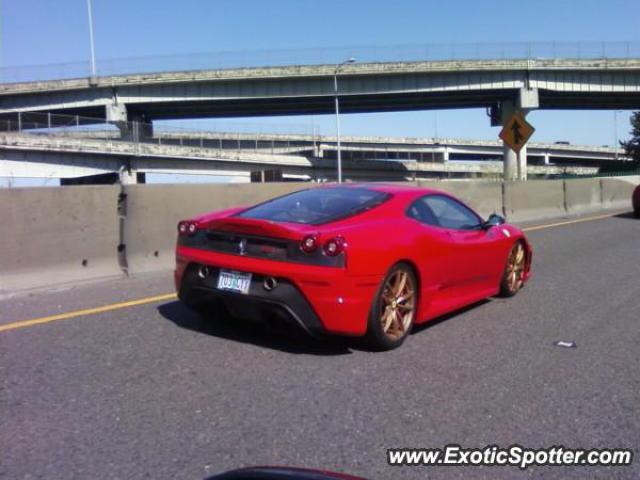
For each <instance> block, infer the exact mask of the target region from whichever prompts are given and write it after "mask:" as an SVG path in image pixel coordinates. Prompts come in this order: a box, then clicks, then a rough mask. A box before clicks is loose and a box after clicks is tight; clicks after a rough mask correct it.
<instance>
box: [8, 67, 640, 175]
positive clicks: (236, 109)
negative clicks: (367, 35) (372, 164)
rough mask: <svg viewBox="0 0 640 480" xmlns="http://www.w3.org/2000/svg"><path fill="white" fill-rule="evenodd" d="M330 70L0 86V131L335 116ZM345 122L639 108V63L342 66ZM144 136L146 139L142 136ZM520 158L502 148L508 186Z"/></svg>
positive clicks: (169, 74) (494, 118)
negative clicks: (411, 115)
mask: <svg viewBox="0 0 640 480" xmlns="http://www.w3.org/2000/svg"><path fill="white" fill-rule="evenodd" d="M335 71H336V69H335V66H334V65H307V66H286V67H263V68H241V69H223V70H203V71H190V72H164V73H147V74H138V75H118V76H109V77H97V78H96V77H91V78H82V79H70V80H54V81H41V82H25V83H14V84H4V85H0V121H4V122H18V123H21V122H28V115H29V113H28V112H53V113H54V114H55V113H65V114H78V115H84V116H90V117H95V118H102V119H105V120H107V121H109V122H113V123H116V124H122V123H123V122H126V121H134V122H138V121H142V122H152V121H153V120H157V119H176V118H193V117H227V116H258V115H295V114H311V113H330V112H332V111H333V108H334V106H333V98H334V89H333V76H334V74H335ZM339 95H340V97H341V111H342V112H344V113H356V112H360V113H362V112H374V111H402V110H422V109H440V108H472V107H476V108H477V107H484V108H488V109H491V112H492V121H493V122H494V123H496V124H500V123H505V122H506V121H507V119H508V118H509V117H510V116H511V115H512V114H513V113H514V112H515V111H521V112H522V113H525V114H526V113H527V112H528V111H530V110H531V109H535V108H545V109H563V108H572V109H601V108H609V109H632V108H640V59H637V58H627V59H606V58H605V59H589V60H584V59H525V60H464V61H430V62H423V61H415V62H384V63H366V64H351V65H345V66H344V67H343V68H342V69H341V71H340V79H339ZM143 135H149V132H147V133H143ZM526 157H527V153H526V150H524V151H523V152H522V153H521V155H520V165H519V167H520V168H518V164H517V157H516V154H515V152H513V151H512V150H510V149H509V148H508V147H507V146H506V145H505V146H504V148H503V158H504V165H505V177H506V178H515V177H516V175H517V172H518V171H522V172H526V168H523V167H524V164H525V163H526Z"/></svg>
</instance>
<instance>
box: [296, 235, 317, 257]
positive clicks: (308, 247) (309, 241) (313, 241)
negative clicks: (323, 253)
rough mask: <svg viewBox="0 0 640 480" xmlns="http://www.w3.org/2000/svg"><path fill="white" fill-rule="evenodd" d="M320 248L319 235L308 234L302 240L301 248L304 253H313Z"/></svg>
mask: <svg viewBox="0 0 640 480" xmlns="http://www.w3.org/2000/svg"><path fill="white" fill-rule="evenodd" d="M317 248H318V237H316V236H315V235H307V236H306V237H304V238H303V239H302V242H300V250H302V251H303V252H304V253H313V252H315V251H316V249H317Z"/></svg>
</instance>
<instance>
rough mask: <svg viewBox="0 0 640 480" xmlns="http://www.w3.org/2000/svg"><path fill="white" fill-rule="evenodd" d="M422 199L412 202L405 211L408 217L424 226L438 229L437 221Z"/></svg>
mask: <svg viewBox="0 0 640 480" xmlns="http://www.w3.org/2000/svg"><path fill="white" fill-rule="evenodd" d="M424 199H425V197H422V198H419V199H418V200H416V201H415V202H413V204H411V206H410V207H409V210H408V211H407V213H408V215H409V216H410V217H412V218H415V219H416V220H418V221H419V222H421V223H424V224H426V225H432V226H434V227H439V226H440V224H439V223H438V219H437V218H436V216H435V215H434V214H433V211H432V210H431V208H429V206H428V205H427V204H426V203H425V202H424Z"/></svg>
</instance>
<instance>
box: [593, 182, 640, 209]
mask: <svg viewBox="0 0 640 480" xmlns="http://www.w3.org/2000/svg"><path fill="white" fill-rule="evenodd" d="M638 184H640V175H630V176H627V177H611V178H601V179H600V185H601V188H602V204H603V206H604V208H629V209H631V208H632V206H631V196H632V195H633V190H634V189H635V187H636V185H638Z"/></svg>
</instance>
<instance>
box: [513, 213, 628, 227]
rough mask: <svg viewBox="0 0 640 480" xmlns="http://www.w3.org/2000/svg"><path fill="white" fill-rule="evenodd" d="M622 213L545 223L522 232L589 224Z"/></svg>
mask: <svg viewBox="0 0 640 480" xmlns="http://www.w3.org/2000/svg"><path fill="white" fill-rule="evenodd" d="M621 213H624V211H622V212H615V213H608V214H606V215H598V216H596V217H586V218H576V219H575V220H566V221H564V222H557V223H547V224H546V225H537V226H535V227H528V228H523V229H522V231H523V232H533V231H535V230H544V229H545V228H553V227H561V226H562V225H571V224H572V223H582V222H590V221H592V220H602V219H603V218H611V217H615V216H616V215H620V214H621Z"/></svg>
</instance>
